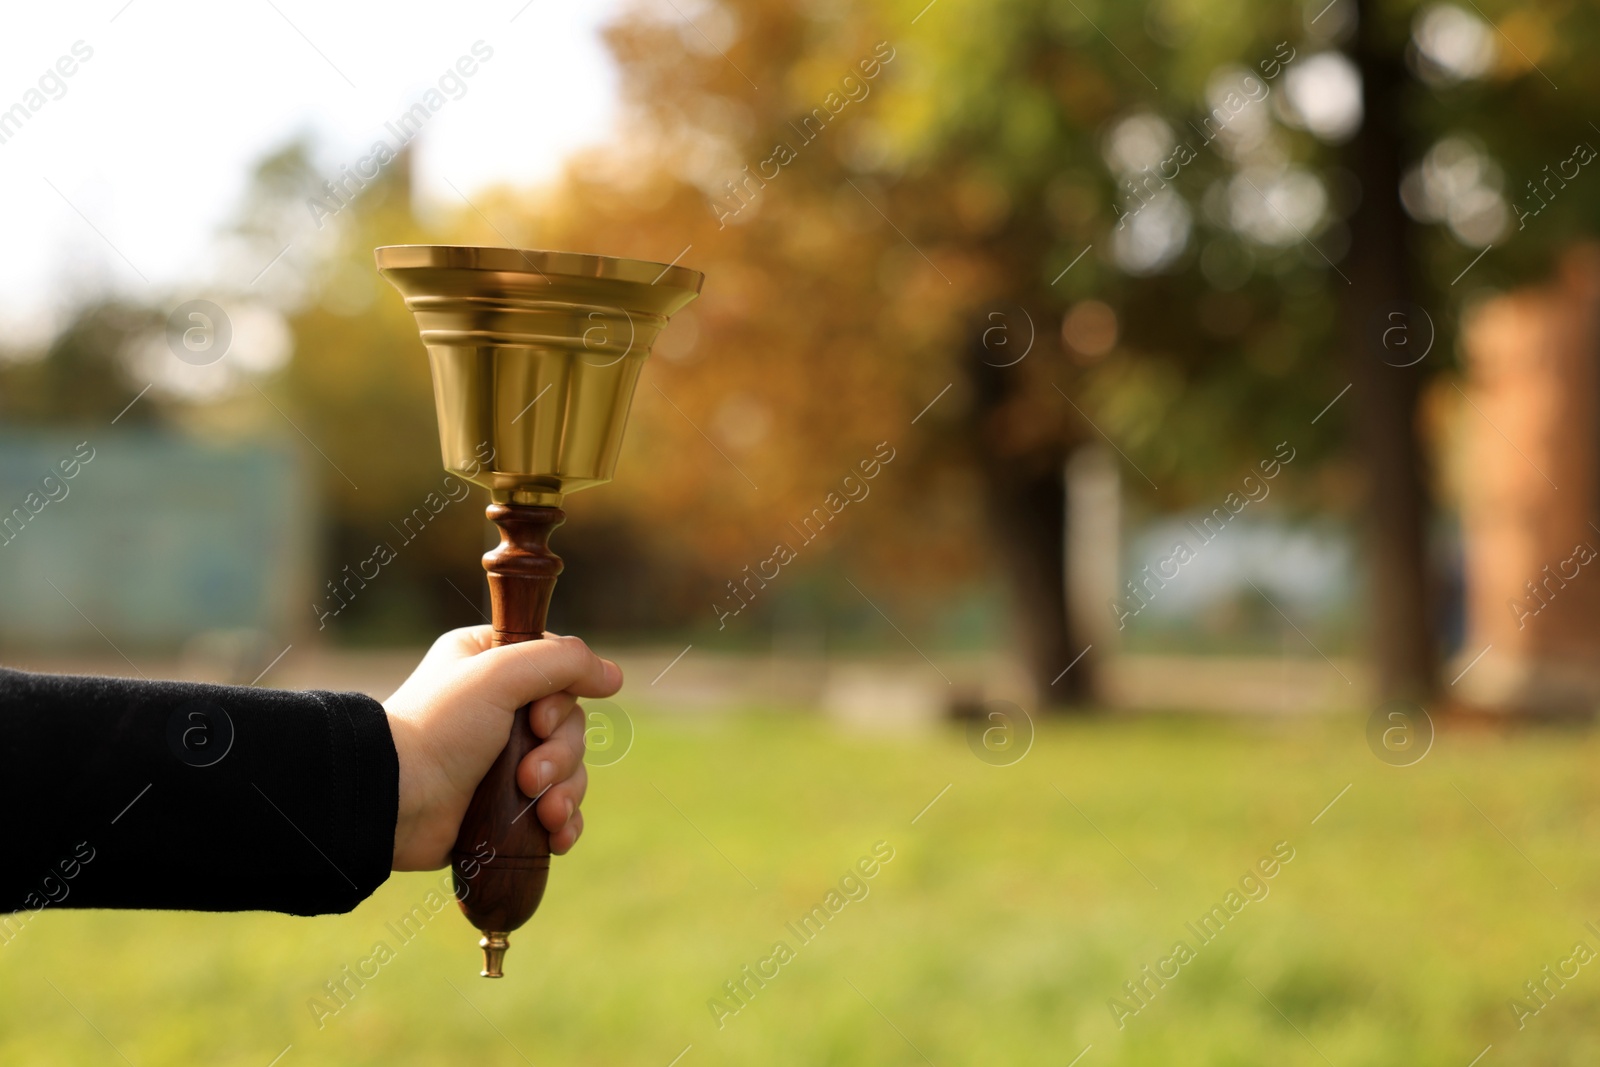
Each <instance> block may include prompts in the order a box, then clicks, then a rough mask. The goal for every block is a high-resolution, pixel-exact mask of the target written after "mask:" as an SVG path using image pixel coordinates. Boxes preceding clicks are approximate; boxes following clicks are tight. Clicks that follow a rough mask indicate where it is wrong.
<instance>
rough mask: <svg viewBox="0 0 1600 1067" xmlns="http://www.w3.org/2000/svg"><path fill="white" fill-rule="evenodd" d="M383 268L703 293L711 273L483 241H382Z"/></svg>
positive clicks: (378, 254)
mask: <svg viewBox="0 0 1600 1067" xmlns="http://www.w3.org/2000/svg"><path fill="white" fill-rule="evenodd" d="M373 252H374V255H375V256H376V257H377V261H378V269H379V270H409V269H415V268H419V267H420V268H424V269H427V268H433V269H449V270H492V271H509V272H513V273H518V274H549V275H555V276H557V277H564V278H604V279H610V280H615V281H622V282H634V283H637V284H639V285H653V286H654V285H659V286H664V287H667V288H672V289H686V290H689V291H690V292H694V293H698V292H700V287H701V286H702V285H703V284H705V280H706V276H705V275H704V274H702V273H700V272H699V271H697V270H690V269H689V268H688V267H680V266H678V265H677V264H674V263H655V262H652V261H650V260H647V259H619V258H617V257H615V256H594V255H589V254H587V253H583V252H557V251H551V250H548V249H536V248H506V247H499V246H495V247H488V246H482V245H382V246H380V247H378V248H376V249H374V250H373Z"/></svg>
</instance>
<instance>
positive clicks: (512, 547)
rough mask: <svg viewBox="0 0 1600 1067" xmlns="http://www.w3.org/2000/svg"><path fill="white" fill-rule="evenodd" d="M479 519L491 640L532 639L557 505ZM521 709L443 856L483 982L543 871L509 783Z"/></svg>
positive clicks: (495, 969) (551, 578) (508, 507)
mask: <svg viewBox="0 0 1600 1067" xmlns="http://www.w3.org/2000/svg"><path fill="white" fill-rule="evenodd" d="M488 515H489V518H490V519H491V520H492V521H493V522H494V524H495V525H496V526H498V527H499V528H500V544H499V545H498V546H496V547H495V548H494V549H493V550H491V551H490V552H488V553H487V554H485V555H484V557H483V569H484V570H486V571H488V572H489V599H490V603H491V605H492V610H493V613H494V643H495V644H496V645H513V644H517V643H518V642H521V641H537V640H539V638H540V637H542V636H543V635H544V627H545V617H546V614H547V613H548V611H549V608H550V594H551V592H552V591H553V590H554V589H555V585H556V576H557V575H559V574H560V573H561V558H560V557H559V556H557V555H556V554H555V553H553V552H551V551H550V547H549V544H548V541H549V539H550V532H551V531H552V530H554V529H555V528H556V527H557V526H560V525H561V524H562V522H564V521H565V520H566V514H565V513H564V512H563V511H562V510H561V509H560V508H546V507H532V506H528V505H521V504H491V505H489V510H488ZM528 707H529V705H526V704H525V705H523V706H522V707H521V708H519V709H517V714H516V717H515V719H514V721H513V722H512V725H511V737H510V739H509V740H508V741H507V742H506V747H505V749H504V750H502V751H501V753H500V755H499V757H498V758H497V759H496V760H495V761H494V766H492V767H490V768H489V773H488V774H487V775H485V776H484V779H483V781H482V782H480V783H479V784H478V789H477V792H475V793H473V795H472V803H471V804H469V805H468V806H467V814H466V817H465V818H464V819H462V820H461V830H460V832H459V834H458V835H457V837H456V844H455V849H454V851H453V853H452V866H453V869H454V871H455V886H456V899H457V901H458V902H459V903H460V905H461V911H462V913H463V914H464V915H466V917H467V919H468V921H470V922H471V923H472V925H473V926H475V927H477V928H478V929H479V930H480V931H482V932H483V939H482V940H481V941H480V942H479V945H481V946H482V948H483V974H484V977H486V978H499V977H500V976H501V964H502V962H503V960H504V957H505V951H506V944H507V935H509V934H510V933H511V931H513V930H515V929H516V928H517V927H519V926H521V925H522V924H523V923H525V922H527V921H528V919H529V917H531V916H532V915H533V913H534V910H535V909H536V908H538V907H539V901H540V900H541V899H543V897H544V887H545V883H546V881H547V880H548V879H549V877H550V834H549V833H548V832H547V831H546V830H545V828H544V826H543V825H541V824H540V822H539V820H538V818H537V817H536V816H535V814H534V811H533V802H532V801H531V800H530V799H529V798H528V797H527V796H525V795H524V794H523V792H522V790H521V788H520V787H518V785H517V765H518V764H520V763H521V762H522V759H523V757H524V756H526V755H527V754H528V753H529V752H530V751H532V750H533V748H534V747H535V746H536V745H538V744H539V738H538V737H537V736H536V735H535V734H534V732H533V725H532V723H531V722H529V716H528ZM545 785H547V786H548V785H549V783H545Z"/></svg>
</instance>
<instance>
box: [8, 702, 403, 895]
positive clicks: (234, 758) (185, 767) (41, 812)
mask: <svg viewBox="0 0 1600 1067" xmlns="http://www.w3.org/2000/svg"><path fill="white" fill-rule="evenodd" d="M398 780H399V771H398V766H397V762H396V756H395V749H394V743H393V741H392V739H391V737H390V734H389V727H388V723H387V720H386V717H385V715H384V711H383V708H382V706H381V705H379V704H378V703H377V702H376V701H374V700H372V699H370V698H368V697H365V696H361V695H359V694H353V693H316V692H310V693H292V692H282V691H276V690H264V689H254V688H242V687H230V686H214V685H197V684H190V683H179V682H144V681H129V680H124V679H111V678H78V677H59V676H52V675H36V674H23V673H20V672H15V671H6V670H0V812H4V818H5V821H6V824H7V830H6V834H5V842H6V846H7V847H6V859H5V861H4V863H3V864H0V910H19V909H29V908H37V907H41V906H50V907H116V908H181V909H191V910H199V911H241V910H255V909H259V910H269V911H282V912H289V913H291V914H297V915H314V914H322V913H327V912H341V911H348V910H350V909H351V908H353V907H355V905H356V904H357V903H359V902H360V901H361V900H363V899H364V898H365V897H367V896H368V895H369V894H370V893H371V892H372V891H373V890H374V889H375V888H377V886H378V885H380V884H381V883H382V882H383V881H384V879H385V878H386V877H387V876H388V873H389V869H390V866H391V861H392V858H393V854H394V830H395V817H396V808H397V802H398Z"/></svg>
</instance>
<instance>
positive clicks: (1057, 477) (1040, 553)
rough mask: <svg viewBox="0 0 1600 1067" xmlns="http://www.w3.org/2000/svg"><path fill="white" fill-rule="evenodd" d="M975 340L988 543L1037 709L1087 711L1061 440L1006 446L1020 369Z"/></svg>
mask: <svg viewBox="0 0 1600 1067" xmlns="http://www.w3.org/2000/svg"><path fill="white" fill-rule="evenodd" d="M986 355H991V356H992V354H991V353H989V352H988V351H987V350H986V349H985V348H984V347H983V345H982V343H981V341H977V340H975V341H974V342H973V343H972V345H971V346H970V348H969V353H968V360H967V370H968V378H969V382H970V385H971V396H972V410H971V422H970V425H969V427H968V438H969V441H970V447H971V449H972V454H973V458H974V460H975V462H976V464H977V467H978V471H979V475H980V477H981V478H982V481H983V501H982V503H983V508H984V514H985V519H986V522H987V527H988V530H989V543H990V544H991V545H992V546H993V548H994V550H995V551H996V552H997V553H998V555H999V563H1000V566H1001V570H1002V571H1003V573H1004V575H1005V577H1006V580H1007V584H1008V586H1009V590H1010V594H1011V600H1012V603H1013V606H1014V609H1015V616H1014V618H1015V620H1016V631H1017V637H1018V640H1019V641H1020V644H1021V656H1022V660H1023V664H1024V666H1025V668H1026V670H1027V673H1028V679H1029V681H1030V682H1031V683H1032V686H1033V691H1034V694H1035V699H1036V701H1037V707H1039V708H1058V709H1074V710H1084V711H1086V710H1089V705H1090V703H1091V701H1092V700H1093V697H1094V694H1095V684H1094V681H1095V679H1094V674H1095V671H1094V668H1095V662H1094V656H1093V653H1091V654H1090V655H1086V656H1084V657H1083V659H1082V660H1081V661H1079V662H1078V663H1077V664H1076V665H1075V666H1073V668H1072V670H1070V671H1066V672H1065V673H1064V674H1063V671H1064V670H1065V668H1066V667H1067V666H1068V665H1069V664H1071V663H1072V662H1073V659H1074V657H1076V656H1077V655H1078V653H1080V652H1082V651H1083V649H1084V645H1085V643H1086V642H1085V640H1082V639H1081V635H1078V634H1074V633H1073V632H1072V624H1071V621H1070V614H1069V611H1068V596H1067V566H1066V560H1067V545H1066V527H1067V523H1066V519H1067V492H1066V482H1065V461H1066V457H1067V455H1068V452H1069V449H1068V447H1067V446H1066V445H1064V444H1062V443H1061V442H1060V441H1055V440H1052V441H1050V442H1049V443H1048V444H1035V445H1033V446H1031V447H1029V448H1027V449H1026V450H1025V451H1018V450H1017V449H1014V448H1011V447H1008V441H1009V439H1010V435H1008V434H1007V433H1006V432H1005V429H1004V424H1005V422H1006V420H1007V419H1008V418H1010V417H1012V413H1011V410H1010V409H1011V402H1012V393H1011V389H1012V387H1013V386H1014V385H1015V384H1016V383H1018V382H1019V381H1020V380H1021V379H1020V376H1019V374H1018V371H1017V369H1016V368H1014V367H1008V368H1002V367H996V366H994V365H992V364H990V363H988V362H987V361H986V360H985V359H984V357H985V356H986Z"/></svg>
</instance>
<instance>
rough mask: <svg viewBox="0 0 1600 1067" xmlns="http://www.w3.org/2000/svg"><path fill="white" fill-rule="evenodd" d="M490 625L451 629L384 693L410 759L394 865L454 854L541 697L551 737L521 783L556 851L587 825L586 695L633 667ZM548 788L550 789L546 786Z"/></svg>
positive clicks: (540, 712) (403, 769) (613, 687)
mask: <svg viewBox="0 0 1600 1067" xmlns="http://www.w3.org/2000/svg"><path fill="white" fill-rule="evenodd" d="M493 641H494V631H493V630H492V629H491V628H490V627H488V626H471V627H467V628H465V629H461V630H452V631H450V632H449V633H447V634H445V635H444V636H443V637H441V638H439V640H437V641H435V642H434V644H433V648H431V649H429V650H428V654H427V655H426V656H424V657H423V660H422V662H421V663H420V664H418V665H417V669H416V670H415V671H413V672H412V674H411V677H410V678H407V679H406V681H405V684H404V685H402V686H401V687H400V688H399V689H397V690H395V693H394V695H393V696H391V697H390V698H389V699H388V700H386V701H384V702H383V707H384V710H385V711H386V712H388V714H389V730H390V733H391V734H393V736H394V747H395V751H396V753H397V754H398V755H399V758H400V811H399V818H398V821H397V823H396V825H395V831H394V869H395V870H397V871H431V870H435V869H437V868H439V867H443V866H444V865H445V864H447V863H449V862H450V847H451V846H452V845H454V844H455V840H456V833H457V831H458V830H459V829H460V828H461V820H462V818H463V817H464V816H465V815H466V813H467V803H468V801H470V800H471V799H472V793H473V791H474V790H475V789H477V787H478V783H479V782H480V781H482V780H483V776H484V775H485V774H487V773H488V771H489V767H490V766H491V765H492V764H493V763H494V760H495V757H496V756H498V755H499V754H500V750H501V749H503V748H505V745H506V739H507V738H508V737H510V736H511V722H512V716H513V715H514V714H515V713H516V710H517V709H518V708H519V707H521V706H522V705H524V704H527V703H529V702H530V701H534V702H535V703H534V705H533V707H532V708H531V709H530V713H531V715H532V717H533V723H532V725H533V732H534V733H535V734H537V735H538V736H539V737H541V738H543V739H544V740H543V743H541V744H540V745H539V746H538V747H537V748H535V749H534V750H533V751H532V752H530V753H528V755H527V758H525V759H524V760H523V761H522V764H521V765H520V766H519V767H518V768H517V784H518V785H519V786H521V787H522V791H523V792H524V793H526V794H527V795H528V796H529V797H530V798H531V797H539V798H540V799H539V802H538V803H537V804H536V805H535V806H534V812H535V813H536V814H537V815H538V817H539V821H540V822H541V823H543V824H544V826H545V828H546V829H547V830H549V831H550V848H551V851H553V852H555V853H556V854H558V855H559V854H561V853H564V852H566V851H567V850H568V849H570V848H571V847H572V845H573V843H574V842H575V841H577V840H578V835H579V834H581V833H582V832H583V815H582V814H581V813H580V812H579V811H578V805H579V804H581V803H583V794H584V790H585V788H586V787H587V786H588V784H589V772H588V771H587V770H585V769H584V766H583V713H582V711H580V710H579V709H578V701H577V698H578V697H580V696H583V697H608V696H611V695H612V694H613V693H615V692H616V691H617V690H618V689H620V688H621V687H622V670H621V669H620V668H619V667H618V666H617V665H616V664H615V663H612V662H611V661H610V660H604V659H601V658H600V657H599V656H596V655H595V654H594V653H593V652H591V651H589V646H588V645H586V644H584V643H583V642H582V641H580V640H578V639H577V638H576V637H557V636H555V635H552V634H546V635H545V637H544V639H543V640H540V641H526V642H523V643H521V644H515V645H505V646H502V647H500V648H494V647H491V646H492V645H493ZM541 791H542V792H543V795H542V796H540V793H541Z"/></svg>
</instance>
